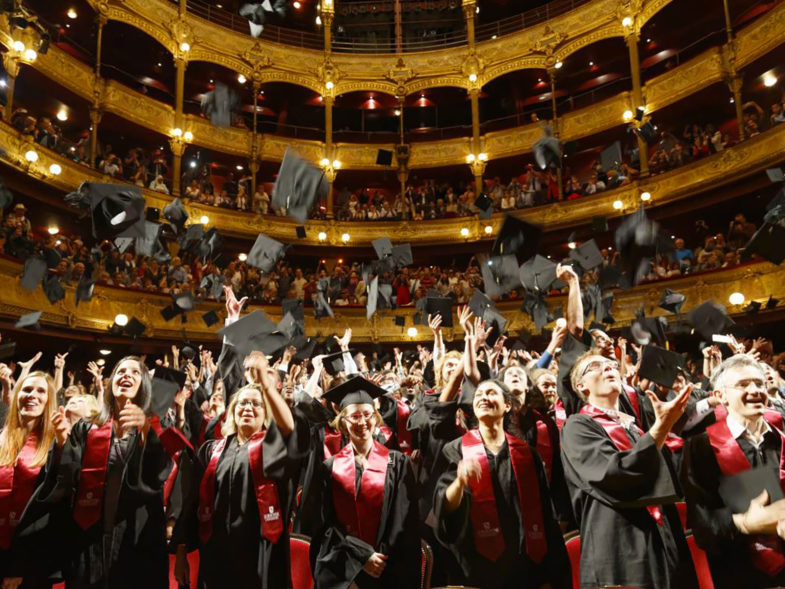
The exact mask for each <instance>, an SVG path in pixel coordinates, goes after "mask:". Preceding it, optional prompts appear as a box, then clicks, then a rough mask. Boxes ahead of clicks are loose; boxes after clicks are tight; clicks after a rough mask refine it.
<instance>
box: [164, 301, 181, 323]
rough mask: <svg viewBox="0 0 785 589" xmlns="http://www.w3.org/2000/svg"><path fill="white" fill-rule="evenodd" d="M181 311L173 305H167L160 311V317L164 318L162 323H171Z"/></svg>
mask: <svg viewBox="0 0 785 589" xmlns="http://www.w3.org/2000/svg"><path fill="white" fill-rule="evenodd" d="M180 313H182V311H181V310H180V309H178V308H177V307H176V306H175V304H174V303H172V304H171V305H167V306H166V307H164V308H163V309H161V317H163V318H164V321H171V320H172V319H174V318H175V317H177V316H178V315H179V314H180Z"/></svg>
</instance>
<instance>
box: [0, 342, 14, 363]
mask: <svg viewBox="0 0 785 589" xmlns="http://www.w3.org/2000/svg"><path fill="white" fill-rule="evenodd" d="M14 354H16V342H5V343H2V344H0V360H7V359H8V358H12V357H13V356H14Z"/></svg>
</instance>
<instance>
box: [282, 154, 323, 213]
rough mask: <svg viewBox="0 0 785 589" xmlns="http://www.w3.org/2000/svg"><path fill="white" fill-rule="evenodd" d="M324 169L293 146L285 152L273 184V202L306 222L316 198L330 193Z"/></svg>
mask: <svg viewBox="0 0 785 589" xmlns="http://www.w3.org/2000/svg"><path fill="white" fill-rule="evenodd" d="M327 189H328V184H327V181H326V180H325V178H324V171H323V170H322V169H321V168H318V167H316V166H314V165H313V164H311V163H310V162H307V161H305V160H304V159H302V158H301V157H300V156H299V155H297V153H296V152H295V151H294V150H293V149H291V148H290V149H287V150H286V153H284V156H283V161H282V162H281V167H280V169H279V170H278V178H277V179H276V181H275V186H274V187H273V198H272V205H273V207H274V208H276V209H284V210H285V211H286V214H287V215H288V216H289V217H291V218H292V219H295V220H296V221H298V222H299V223H300V224H301V225H305V222H306V220H307V219H308V212H309V211H310V209H311V207H313V204H314V202H316V201H317V200H321V199H322V198H324V197H325V196H326V195H327Z"/></svg>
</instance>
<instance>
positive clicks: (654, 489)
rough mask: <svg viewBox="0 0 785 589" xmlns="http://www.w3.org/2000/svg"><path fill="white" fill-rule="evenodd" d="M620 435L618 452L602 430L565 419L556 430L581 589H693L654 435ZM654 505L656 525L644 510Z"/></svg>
mask: <svg viewBox="0 0 785 589" xmlns="http://www.w3.org/2000/svg"><path fill="white" fill-rule="evenodd" d="M625 431H627V435H628V437H629V439H630V441H631V443H632V450H630V451H626V452H619V451H618V450H617V449H616V446H615V445H614V443H613V442H612V441H611V439H610V437H609V436H608V434H607V433H606V432H605V430H604V429H603V427H602V425H600V424H599V423H597V422H596V421H595V420H594V419H592V418H591V417H590V416H587V415H582V414H578V415H572V416H570V417H569V419H567V422H566V423H565V425H564V428H563V429H562V460H563V464H564V475H565V478H566V480H567V487H568V488H569V490H570V494H571V496H572V505H573V512H574V514H575V517H576V519H577V521H578V525H579V527H580V533H581V563H580V576H581V588H582V589H584V588H585V589H590V588H591V589H594V588H595V587H597V586H598V585H599V586H602V585H629V586H631V587H636V588H639V589H669V588H671V587H673V588H680V589H681V588H686V587H689V588H692V587H697V581H696V580H695V571H694V569H693V565H692V559H691V556H690V552H689V547H688V546H687V543H686V540H685V539H684V533H683V531H682V527H681V523H680V521H679V516H678V512H677V510H676V507H675V506H674V505H673V503H674V502H676V501H677V500H678V495H677V492H676V487H675V485H674V482H673V479H672V476H671V471H670V469H669V467H668V466H667V464H666V462H665V459H664V457H663V455H662V453H661V452H660V451H659V450H658V449H657V446H656V444H655V443H654V438H652V437H651V436H650V435H648V434H644V435H642V436H639V434H637V433H634V432H631V431H629V430H625ZM647 505H659V506H661V511H662V516H663V525H658V524H657V523H656V522H655V520H654V519H653V518H652V516H651V515H650V513H649V511H648V510H647V509H646V506H647Z"/></svg>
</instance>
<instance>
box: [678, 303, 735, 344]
mask: <svg viewBox="0 0 785 589" xmlns="http://www.w3.org/2000/svg"><path fill="white" fill-rule="evenodd" d="M687 322H688V323H689V324H690V325H692V326H693V327H694V328H695V330H696V331H697V332H698V333H700V335H701V337H702V338H703V339H705V340H706V341H711V339H712V337H711V336H713V335H714V334H723V333H724V332H726V331H727V330H728V328H730V327H731V326H733V325H734V322H733V319H731V318H730V317H728V313H727V312H726V311H725V307H724V306H723V305H718V304H715V303H712V302H711V301H705V302H703V303H701V304H700V305H699V306H697V307H695V308H694V309H693V310H692V311H690V312H689V313H687Z"/></svg>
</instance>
